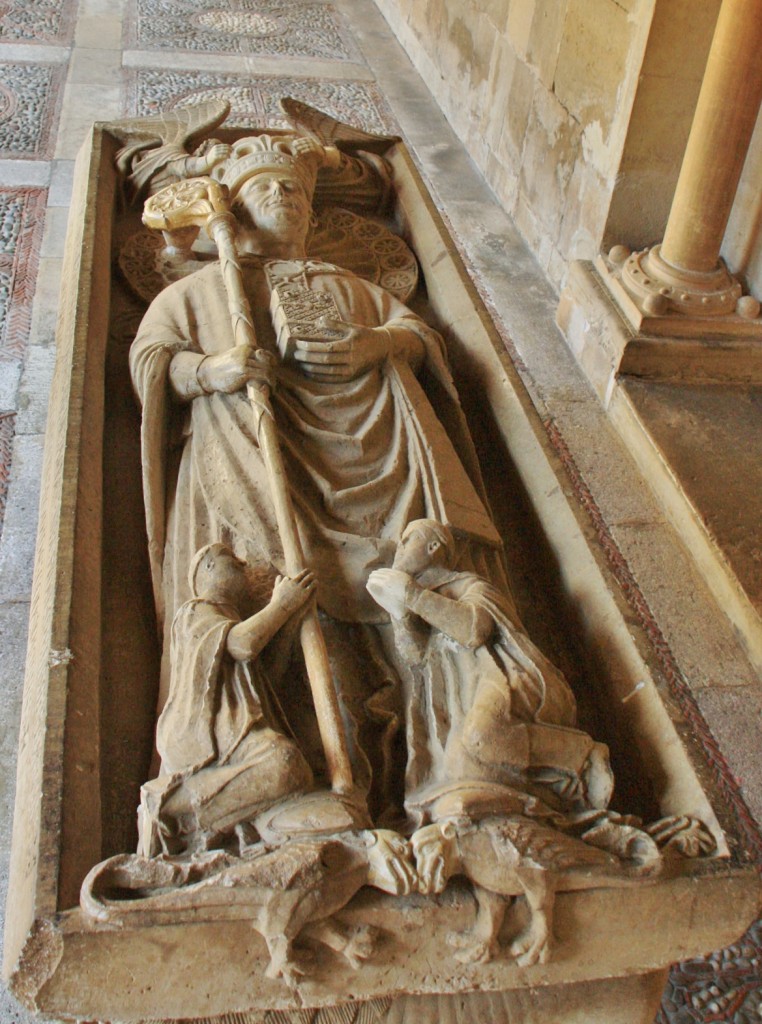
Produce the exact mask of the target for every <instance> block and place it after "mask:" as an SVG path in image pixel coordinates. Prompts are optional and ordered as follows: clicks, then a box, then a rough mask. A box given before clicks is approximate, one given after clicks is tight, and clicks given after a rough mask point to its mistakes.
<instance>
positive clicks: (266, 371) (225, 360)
mask: <svg viewBox="0 0 762 1024" xmlns="http://www.w3.org/2000/svg"><path fill="white" fill-rule="evenodd" d="M196 377H197V379H198V382H199V384H200V385H201V387H202V388H203V389H204V391H206V392H208V393H211V392H213V391H224V392H226V393H227V394H230V393H232V392H233V391H240V389H241V388H242V387H245V385H246V384H247V382H248V381H250V380H253V381H257V382H258V383H262V384H267V385H268V386H269V387H272V386H273V384H274V375H273V368H272V365H271V364H270V363H269V362H267V361H264V360H260V359H259V358H258V357H257V354H256V351H255V350H254V349H251V348H249V346H248V345H236V346H235V348H229V349H227V350H226V351H224V352H219V353H218V354H217V355H214V356H206V357H205V358H204V359H202V361H201V362H200V363H199V366H198V369H197V370H196Z"/></svg>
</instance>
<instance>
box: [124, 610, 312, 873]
mask: <svg viewBox="0 0 762 1024" xmlns="http://www.w3.org/2000/svg"><path fill="white" fill-rule="evenodd" d="M237 622H240V616H239V615H238V613H237V611H236V610H235V609H234V608H229V607H226V606H223V605H220V604H216V603H214V602H212V601H207V600H202V599H197V598H193V599H191V600H190V601H186V602H185V604H183V605H182V606H181V607H180V609H179V610H178V612H177V614H176V615H175V617H174V622H173V623H172V630H171V650H172V657H171V674H170V684H169V696H168V699H167V703H166V705H165V707H164V710H163V711H162V713H161V715H160V716H159V721H158V725H157V730H156V743H157V748H158V752H159V754H160V756H161V774H160V775H159V777H158V778H156V779H153V780H152V781H150V782H147V783H146V784H145V785H144V786H143V788H142V812H141V813H142V823H141V834H142V838H141V845H142V852H143V853H144V854H145V855H147V856H153V855H154V854H156V853H158V852H160V850H163V851H164V852H173V851H174V849H175V845H174V844H176V843H178V842H180V843H181V844H182V842H183V839H182V835H181V833H182V831H183V828H184V829H185V830H187V831H188V832H189V833H191V834H192V833H194V832H196V831H200V832H204V831H208V832H210V833H212V834H214V833H216V832H225V831H227V830H229V829H231V828H233V827H234V826H235V825H237V824H238V823H239V822H242V821H246V820H248V819H249V817H251V816H252V815H253V814H255V813H256V812H257V811H258V810H260V809H262V808H263V807H267V806H269V805H270V804H272V803H274V802H275V801H277V800H279V799H281V798H282V797H283V796H287V795H290V794H291V793H294V792H298V791H300V790H302V791H304V790H308V789H310V788H311V787H312V782H313V779H312V772H311V771H310V768H309V766H308V764H307V762H306V760H305V759H304V757H303V755H302V754H301V752H300V750H299V748H298V747H297V745H296V743H294V742H293V740H292V739H291V738H290V737H289V736H288V735H287V733H288V726H287V724H286V722H285V718H284V716H283V713H282V710H281V707H280V701H279V699H278V697H277V695H276V694H275V692H274V690H273V689H272V687H271V685H270V682H269V681H268V678H267V676H266V674H265V671H264V668H263V666H262V664H261V659H254V660H251V661H246V662H241V661H234V660H233V658H231V657H230V655H229V654H228V653H227V639H228V634H229V632H230V630H231V629H232V628H233V626H235V625H236V623H237Z"/></svg>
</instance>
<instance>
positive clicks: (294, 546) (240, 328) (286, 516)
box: [143, 178, 352, 793]
mask: <svg viewBox="0 0 762 1024" xmlns="http://www.w3.org/2000/svg"><path fill="white" fill-rule="evenodd" d="M226 191H227V190H226V189H225V188H224V186H222V185H220V184H219V183H218V182H216V181H214V180H213V179H212V178H191V179H188V180H186V181H180V182H175V183H173V184H171V185H168V186H167V187H166V188H164V189H162V190H161V191H160V192H157V193H156V195H154V196H152V197H151V198H150V199H148V200H147V202H146V204H145V209H144V212H143V222H144V223H145V224H146V226H147V227H149V228H153V229H156V230H161V231H177V230H180V229H182V228H192V227H198V228H201V227H204V228H206V230H207V233H208V234H209V236H210V238H211V239H212V240H213V241H214V243H215V245H216V246H217V251H218V253H219V257H220V266H221V269H222V276H223V280H224V283H225V293H226V296H227V302H228V310H229V313H230V319H231V323H232V327H233V337H234V339H235V344H236V345H247V346H248V347H249V348H250V349H252V350H253V351H254V352H257V339H256V335H255V332H254V323H253V320H252V316H251V309H250V307H249V300H248V298H247V296H246V292H245V290H244V287H243V277H242V274H241V265H240V263H239V261H238V254H237V251H236V245H235V216H234V214H233V213H232V212H231V210H230V208H229V206H228V202H227V196H226ZM257 354H258V357H259V358H260V359H261V360H262V364H263V367H264V366H265V365H266V363H267V361H268V359H271V358H272V356H271V355H270V354H269V353H267V352H265V351H264V350H259V351H258V352H257ZM246 391H247V394H248V397H249V401H250V403H251V407H252V411H253V413H254V418H255V423H256V428H257V440H258V442H259V447H260V451H261V452H262V458H263V461H264V464H265V467H266V470H267V476H268V480H269V484H270V493H271V496H272V501H273V506H274V510H275V516H276V520H277V523H278V532H279V534H280V538H281V542H282V544H283V550H284V554H285V559H286V572H287V573H288V574H289V576H296V575H297V574H298V573H299V572H301V571H302V570H303V569H305V568H307V566H306V565H305V559H304V552H303V550H302V545H301V541H300V539H299V533H298V531H297V528H296V519H295V516H294V507H293V503H292V500H291V493H290V491H289V487H288V481H287V480H286V475H285V471H284V468H283V459H282V456H281V451H280V445H279V443H278V433H277V426H276V423H275V417H274V415H273V411H272V407H271V405H270V396H269V388H268V386H267V384H266V383H264V382H254V381H249V382H248V384H247V386H246ZM300 639H301V645H302V651H303V653H304V661H305V665H306V668H307V675H308V678H309V681H310V687H311V690H312V696H313V699H314V702H315V712H316V715H317V721H318V727H319V729H320V737H321V740H322V743H323V747H324V749H325V755H326V760H327V763H328V771H329V774H330V778H331V785H332V787H333V789H334V790H335V791H337V792H340V793H346V792H349V791H350V790H351V789H352V769H351V765H350V760H349V753H348V750H347V742H346V737H345V734H344V727H343V724H342V721H341V714H340V711H339V703H338V696H337V693H336V688H335V685H334V680H333V674H332V672H331V667H330V663H329V660H328V650H327V647H326V644H325V639H324V637H323V632H322V629H321V626H320V620H319V619H318V612H317V606H316V604H315V602H314V601H313V602H312V603H311V605H310V607H309V608H308V609H307V612H306V613H305V615H304V617H303V619H302V624H301V632H300Z"/></svg>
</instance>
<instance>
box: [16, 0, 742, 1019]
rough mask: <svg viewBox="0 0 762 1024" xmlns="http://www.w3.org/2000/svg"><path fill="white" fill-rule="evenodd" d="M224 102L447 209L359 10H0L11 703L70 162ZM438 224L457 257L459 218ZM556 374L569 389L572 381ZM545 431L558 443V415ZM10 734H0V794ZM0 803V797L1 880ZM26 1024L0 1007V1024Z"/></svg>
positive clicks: (54, 6)
mask: <svg viewBox="0 0 762 1024" xmlns="http://www.w3.org/2000/svg"><path fill="white" fill-rule="evenodd" d="M75 12H76V15H77V16H76V17H75ZM223 94H224V95H225V96H227V97H228V98H229V99H230V100H231V103H232V104H233V120H234V121H236V122H237V123H239V124H263V123H267V124H268V125H270V126H279V125H280V124H281V123H282V122H281V120H280V116H279V112H278V110H277V107H276V100H277V97H278V96H279V95H281V94H289V95H292V96H295V97H297V98H299V99H302V100H304V101H305V102H308V103H311V104H314V105H316V106H319V107H321V108H322V109H325V110H326V111H328V112H329V113H331V114H333V115H334V116H336V117H338V118H340V119H343V120H348V121H352V122H353V123H355V124H358V125H359V126H360V127H363V128H365V129H367V130H371V131H390V130H392V131H398V130H399V127H398V125H399V124H401V125H402V128H403V130H406V131H407V134H408V138H409V141H410V142H411V144H412V145H413V147H414V148H415V149H416V152H417V156H418V159H419V161H420V164H421V166H422V168H423V170H424V172H425V173H427V174H428V176H429V179H430V181H431V182H432V184H433V187H434V190H435V193H437V194H439V195H440V197H441V196H444V197H445V198H444V205H445V209H446V210H449V209H450V208H452V209H455V208H456V207H457V205H458V201H459V200H460V199H461V198H462V195H463V193H462V191H461V187H462V185H463V182H464V181H467V182H470V181H472V177H471V178H470V177H469V175H470V176H473V175H474V171H473V167H472V166H471V165H470V163H469V162H468V158H467V157H466V156H464V154H463V153H462V151H459V150H458V147H457V145H456V144H454V143H452V142H446V143H443V142H441V141H440V137H437V140H436V142H435V143H433V144H432V143H431V130H432V128H431V126H432V125H435V124H439V123H440V119H441V115H440V114H439V113H438V112H437V111H436V108H435V107H434V106H433V105H432V104H431V101H430V98H429V97H428V96H427V94H426V92H425V89H424V88H423V86H422V85H421V83H420V80H419V79H418V78H417V76H416V75H415V72H414V71H413V70H412V68H411V66H410V65H409V64H408V62H407V61H406V59H405V58H404V56H402V55H401V54H400V52H399V51H398V50H397V49H396V43H395V42H394V41H393V39H392V37H391V35H390V33H389V31H388V29H387V28H386V27H385V25H384V23H383V22H382V21H381V20H380V18H379V16H378V13H377V12H376V11H375V9H373V8H372V5H371V4H370V3H369V2H368V0H353V2H350V0H335V2H334V3H327V2H323V0H291V2H289V3H285V2H282V0H279V2H276V0H0V531H3V522H4V520H3V516H4V513H5V514H6V518H5V523H6V524H7V530H6V531H3V532H0V620H1V621H2V622H3V623H6V622H8V623H13V624H14V625H13V628H9V629H8V630H7V632H6V635H5V637H4V649H3V650H2V651H0V673H2V677H3V679H5V680H10V683H7V684H6V685H12V686H13V687H15V692H16V697H17V696H18V691H19V690H20V685H21V665H22V664H23V648H24V630H23V623H22V622H20V616H19V611H20V610H21V609H23V608H24V607H25V603H26V604H28V601H29V587H30V581H31V555H30V551H31V547H30V545H31V544H32V543H33V532H30V529H33V523H32V524H31V527H30V523H29V521H28V520H29V517H30V512H29V509H30V507H31V506H33V505H34V504H35V503H36V497H35V490H34V488H35V487H36V486H37V484H36V471H34V470H32V469H30V468H29V467H30V466H31V467H33V466H36V465H37V464H38V463H37V462H35V458H37V455H36V454H35V453H37V452H38V451H39V449H40V447H41V431H42V424H43V422H44V414H45V407H46V401H47V387H48V385H49V380H50V372H51V368H52V343H51V339H52V335H53V330H54V321H55V307H56V291H57V282H58V280H59V277H60V264H61V256H62V253H63V241H64V230H65V219H66V206H67V203H68V191H69V187H70V182H71V174H72V161H73V157H74V156H75V154H76V151H77V148H78V147H79V145H80V143H81V140H82V138H83V137H84V133H85V131H86V129H87V126H88V124H89V122H91V121H93V120H96V119H105V120H107V119H110V118H114V117H118V116H125V115H128V114H130V113H134V112H139V113H142V114H148V113H152V112H153V111H155V110H158V109H161V108H162V107H171V106H172V105H174V104H177V103H180V102H186V101H193V100H196V101H199V100H202V99H207V98H209V97H210V96H213V95H223ZM443 132H446V126H444V127H443ZM444 137H445V136H444V134H442V135H441V138H444ZM453 168H455V170H453ZM470 187H471V190H472V192H474V194H475V192H476V186H474V185H471V186H470ZM448 189H450V193H449V194H450V195H452V196H453V197H455V198H454V200H453V201H452V203H451V202H450V199H448ZM44 214H46V215H45V216H44ZM453 223H454V224H455V228H456V231H461V232H462V234H463V237H464V238H465V242H464V249H465V250H468V249H469V246H471V239H470V237H469V232H468V230H467V227H466V228H464V227H463V224H464V218H463V217H461V218H460V220H458V219H457V218H456V217H454V218H453ZM43 229H44V234H43ZM38 266H39V267H40V268H41V269H40V272H39V275H38V269H37V268H38ZM532 272H533V273H535V274H537V271H536V270H534V271H532ZM537 288H538V290H539V291H541V290H542V289H543V288H545V285H544V284H543V283H542V282H540V283H539V284H538V285H537ZM35 289H36V293H37V298H36V300H35V305H34V309H33V308H32V297H33V295H34V294H35ZM549 332H550V334H553V329H552V323H551V325H550V328H549ZM553 337H555V336H554V335H553ZM552 343H553V344H556V345H558V344H559V343H558V341H557V340H555V341H554V342H552ZM564 358H566V357H564V356H563V355H562V354H561V355H560V356H559V359H560V360H561V362H563V359H564ZM551 362H552V360H551ZM553 365H554V372H557V368H556V365H555V364H553ZM530 370H532V367H530ZM22 371H23V373H22ZM533 372H535V373H536V374H540V373H541V371H540V369H539V368H535V369H534V370H533ZM565 372H566V373H567V375H568V377H569V380H571V377H572V376H573V374H574V372H575V370H574V368H573V367H571V368H567V370H566V371H565ZM538 379H539V377H538ZM574 387H578V383H577V382H575V384H574ZM557 422H559V423H560V424H561V429H562V430H563V429H566V428H565V426H564V419H563V415H562V410H560V409H559V411H558V418H557ZM569 430H570V431H571V427H569ZM570 437H571V433H570ZM562 440H563V439H562ZM564 443H565V442H564ZM572 446H573V445H572V442H571V441H570V447H572ZM579 454H580V452H579V451H578V455H579ZM593 475H594V474H592V473H591V474H590V481H589V482H590V487H591V489H592V491H595V490H596V487H598V489H599V490H601V489H602V485H601V483H600V481H597V482H596V481H595V480H593ZM583 482H584V481H583ZM14 489H15V490H14ZM583 490H584V489H583ZM578 496H579V497H580V501H581V503H582V504H583V506H584V505H585V500H584V494H583V493H580V495H578ZM6 498H7V502H8V505H7V513H6ZM592 500H593V507H594V509H597V508H598V506H597V505H596V504H595V496H594V495H592ZM588 512H591V509H590V508H588ZM592 514H593V513H592V512H591V515H592ZM602 515H603V516H604V518H605V510H604V513H602ZM22 521H23V522H22ZM24 530H26V532H24ZM21 618H23V616H21ZM15 728H16V726H15V722H13V721H6V722H5V723H4V725H3V729H2V730H0V732H1V733H2V737H0V738H1V739H2V742H3V744H5V745H2V747H1V749H0V753H2V757H3V758H4V761H3V764H2V766H0V767H2V770H3V771H4V772H7V773H8V776H9V777H10V774H11V772H12V765H13V746H14V743H15ZM8 737H9V738H8ZM11 791H12V786H11V785H7V786H5V787H4V788H3V789H0V821H2V825H3V827H2V828H0V858H2V864H3V870H5V869H4V864H5V861H6V860H7V853H8V845H9V828H8V827H7V822H8V819H9V817H10V813H11V795H12V794H11ZM0 876H2V880H3V884H5V883H4V877H5V876H4V875H3V874H2V872H0ZM761 963H762V934H761V932H760V924H759V923H758V924H757V925H755V926H754V927H753V928H752V929H750V931H749V933H748V934H747V936H746V937H745V938H744V939H743V940H741V941H740V942H739V943H738V944H736V945H735V946H733V947H732V948H731V949H729V950H726V951H724V952H722V953H718V954H715V955H714V956H712V957H709V958H707V959H704V960H697V961H692V962H690V963H688V964H681V965H679V966H677V967H675V968H674V970H673V972H672V975H671V978H670V983H669V986H668V988H667V991H666V993H665V997H664V1003H663V1007H662V1011H661V1013H660V1016H659V1018H658V1019H659V1022H660V1024H710V1022H712V1024H715V1022H723V1024H752V1022H755V1024H758V1022H759V1021H760V1020H762V987H761V986H760V973H761V971H762V967H761ZM31 1020H32V1018H31V1017H29V1016H28V1015H27V1014H26V1013H24V1012H20V1011H19V1009H18V1007H17V1006H16V1004H15V1003H13V1002H12V1000H11V999H10V997H9V996H7V994H6V993H4V992H3V993H0V1024H11V1022H14V1024H28V1022H31Z"/></svg>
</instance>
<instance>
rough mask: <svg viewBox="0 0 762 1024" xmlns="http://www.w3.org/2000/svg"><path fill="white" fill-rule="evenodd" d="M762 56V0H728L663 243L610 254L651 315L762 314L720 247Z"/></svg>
mask: <svg viewBox="0 0 762 1024" xmlns="http://www.w3.org/2000/svg"><path fill="white" fill-rule="evenodd" d="M761 53H762V0H723V4H722V8H721V10H720V15H719V18H718V21H717V27H716V29H715V34H714V39H713V41H712V47H711V50H710V53H709V59H708V62H707V68H706V72H705V75H704V81H703V84H702V87H701V92H700V95H699V100H698V104H697V107H696V113H695V116H694V120H693V125H692V128H691V132H690V136H689V139H688V145H687V148H686V151H685V157H684V159H683V165H682V169H681V171H680V177H679V180H678V183H677V188H676V191H675V197H674V200H673V202H672V209H671V211H670V215H669V221H668V223H667V229H666V232H665V235H664V241H663V242H662V243H661V245H656V246H654V247H653V248H652V249H650V250H648V251H646V252H640V253H633V254H632V255H628V253H627V251H626V250H625V249H624V248H623V247H622V246H616V247H615V248H614V250H612V252H611V254H610V258H611V259H612V261H613V262H615V263H623V265H622V270H621V281H622V284H623V285H624V287H625V288H626V289H627V291H628V292H629V293H630V295H631V296H632V297H633V298H634V299H635V300H636V301H637V302H638V304H639V305H640V306H641V308H642V309H643V310H644V312H646V313H648V314H650V315H652V316H654V315H656V316H659V315H661V314H664V313H667V312H675V311H677V312H680V313H687V314H691V315H693V316H696V315H698V316H722V315H727V314H730V313H733V311H734V310H735V311H737V312H738V313H740V314H741V315H742V316H746V317H750V318H754V317H756V316H757V315H758V314H759V303H758V302H756V301H755V300H754V299H752V298H750V297H749V296H746V297H743V298H742V297H741V291H742V289H741V285H740V283H739V282H738V281H736V280H735V279H734V278H733V277H732V276H731V275H730V274H729V273H728V270H727V268H726V267H725V264H724V263H723V261H722V260H721V259H720V247H721V246H722V241H723V237H724V234H725V228H726V226H727V222H728V217H729V216H730V210H731V207H732V205H733V200H734V198H735V194H736V189H737V188H738V182H739V179H740V176H741V171H742V169H743V164H744V160H745V159H746V154H747V151H748V148H749V143H750V141H751V135H752V132H753V130H754V126H755V123H756V119H757V115H758V113H759V108H760V102H762V57H761V56H760V54H761Z"/></svg>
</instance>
